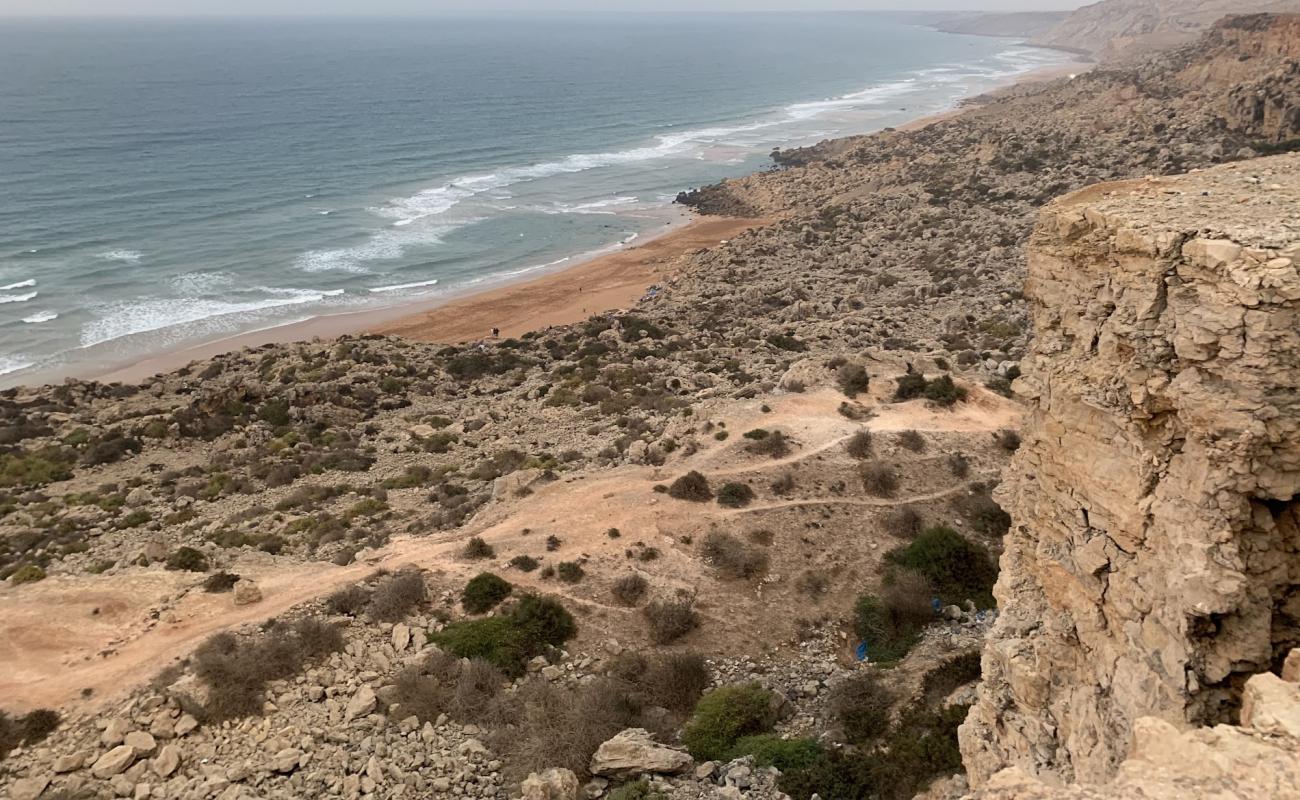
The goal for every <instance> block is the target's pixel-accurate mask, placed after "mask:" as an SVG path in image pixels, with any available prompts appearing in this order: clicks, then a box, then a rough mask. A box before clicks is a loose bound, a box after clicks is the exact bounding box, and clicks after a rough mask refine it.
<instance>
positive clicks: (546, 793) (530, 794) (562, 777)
mask: <svg viewBox="0 0 1300 800" xmlns="http://www.w3.org/2000/svg"><path fill="white" fill-rule="evenodd" d="M519 798H520V800H578V776H577V775H574V774H573V771H572V770H567V769H548V770H546V771H545V772H543V773H541V774H538V773H536V772H534V773H532V774H531V775H529V776H528V777H527V778H525V779H524V782H523V783H521V784H520V785H519Z"/></svg>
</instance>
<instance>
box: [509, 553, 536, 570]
mask: <svg viewBox="0 0 1300 800" xmlns="http://www.w3.org/2000/svg"><path fill="white" fill-rule="evenodd" d="M510 566H512V567H514V568H515V569H517V570H519V571H520V572H532V571H533V570H535V569H537V567H538V566H540V563H539V562H538V560H537V559H535V558H533V557H532V556H530V555H523V554H521V555H517V556H515V557H514V558H512V559H510Z"/></svg>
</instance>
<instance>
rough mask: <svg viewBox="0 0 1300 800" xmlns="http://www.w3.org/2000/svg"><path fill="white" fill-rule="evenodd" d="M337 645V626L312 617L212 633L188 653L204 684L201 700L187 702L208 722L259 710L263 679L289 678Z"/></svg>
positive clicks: (340, 642) (340, 643)
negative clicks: (258, 629)
mask: <svg viewBox="0 0 1300 800" xmlns="http://www.w3.org/2000/svg"><path fill="white" fill-rule="evenodd" d="M342 647H343V635H342V633H340V632H339V629H338V628H336V627H334V626H333V625H330V624H329V623H326V622H324V621H322V620H319V619H316V618H312V617H307V618H304V619H300V620H297V621H296V622H293V623H283V622H278V623H276V624H274V625H272V626H271V627H270V628H269V629H267V630H265V631H264V632H262V633H259V634H257V635H255V636H248V637H237V636H235V635H234V634H231V633H219V634H216V635H215V636H213V637H211V638H210V639H208V640H207V641H206V642H204V643H203V644H202V645H200V646H199V648H198V649H197V650H196V651H195V652H194V657H193V664H194V673H195V675H196V676H198V678H199V680H200V681H202V682H203V683H204V685H205V686H206V688H207V695H206V701H205V702H204V704H203V705H202V706H199V705H198V704H197V703H194V702H193V701H189V702H187V703H186V705H187V706H189V707H190V709H191V713H193V712H196V711H197V712H198V716H199V718H200V719H201V720H202V721H207V722H219V721H221V720H226V719H238V718H240V717H249V716H257V715H260V714H261V713H262V709H263V706H264V704H265V702H266V684H267V683H269V682H270V681H273V680H282V679H284V678H288V677H290V676H292V675H294V674H296V673H298V672H299V671H300V670H301V669H302V668H303V666H304V665H306V664H307V663H310V662H312V661H316V660H318V659H320V658H322V657H324V656H326V655H328V654H329V653H332V652H335V651H337V650H340V649H342Z"/></svg>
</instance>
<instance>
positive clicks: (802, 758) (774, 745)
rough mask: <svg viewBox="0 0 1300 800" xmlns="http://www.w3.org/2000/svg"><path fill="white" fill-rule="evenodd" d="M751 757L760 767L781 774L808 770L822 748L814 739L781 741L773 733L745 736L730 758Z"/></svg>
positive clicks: (820, 754) (737, 744)
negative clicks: (773, 768) (774, 770)
mask: <svg viewBox="0 0 1300 800" xmlns="http://www.w3.org/2000/svg"><path fill="white" fill-rule="evenodd" d="M751 755H752V756H753V757H754V763H755V764H757V765H758V766H760V767H776V768H777V769H779V770H781V771H782V772H789V771H791V770H796V769H808V768H809V767H811V766H812V765H813V764H815V763H817V761H818V759H820V758H821V756H822V746H821V745H819V744H818V743H817V742H816V740H814V739H782V738H781V737H780V736H778V735H776V734H775V733H760V734H758V735H756V736H746V737H744V738H742V739H741V740H740V741H738V742H736V746H735V748H734V749H733V750H732V751H731V755H730V756H729V757H730V758H740V757H741V756H751Z"/></svg>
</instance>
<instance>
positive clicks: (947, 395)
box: [925, 375, 966, 408]
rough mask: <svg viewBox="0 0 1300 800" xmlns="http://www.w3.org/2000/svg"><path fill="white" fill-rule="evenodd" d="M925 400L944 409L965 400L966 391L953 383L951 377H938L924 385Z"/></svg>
mask: <svg viewBox="0 0 1300 800" xmlns="http://www.w3.org/2000/svg"><path fill="white" fill-rule="evenodd" d="M925 399H926V400H929V401H930V402H931V403H934V404H936V405H940V406H944V407H945V408H946V407H948V406H951V405H953V404H955V403H956V402H958V401H959V400H965V399H966V390H965V389H964V388H963V387H961V386H958V385H957V384H955V383H953V380H952V376H951V375H940V376H939V377H937V378H935V379H934V380H932V381H928V382H927V383H926V385H925Z"/></svg>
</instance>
